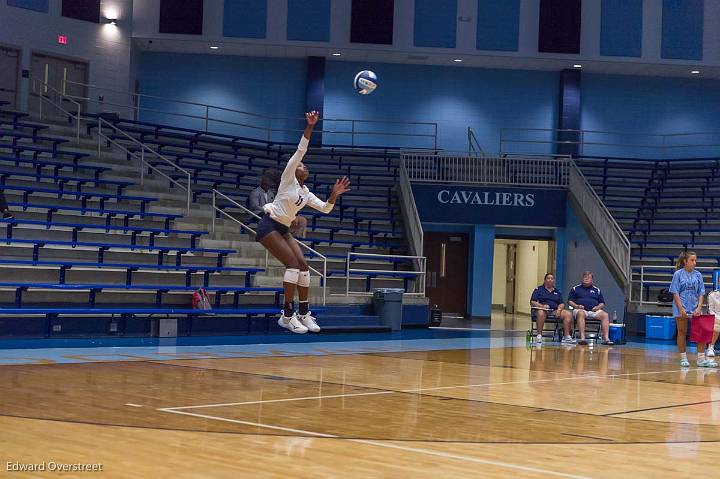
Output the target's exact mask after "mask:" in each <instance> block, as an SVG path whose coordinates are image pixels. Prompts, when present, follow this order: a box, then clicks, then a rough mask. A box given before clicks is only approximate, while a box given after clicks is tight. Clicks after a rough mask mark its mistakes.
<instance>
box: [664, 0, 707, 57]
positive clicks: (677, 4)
mask: <svg viewBox="0 0 720 479" xmlns="http://www.w3.org/2000/svg"><path fill="white" fill-rule="evenodd" d="M704 11H705V2H704V0H663V10H662V47H661V56H662V58H675V59H681V60H702V58H703V18H704Z"/></svg>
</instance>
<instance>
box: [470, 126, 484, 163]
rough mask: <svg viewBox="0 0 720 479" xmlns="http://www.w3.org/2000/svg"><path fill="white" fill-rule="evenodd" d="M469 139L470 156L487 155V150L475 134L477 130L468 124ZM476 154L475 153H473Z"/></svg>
mask: <svg viewBox="0 0 720 479" xmlns="http://www.w3.org/2000/svg"><path fill="white" fill-rule="evenodd" d="M467 139H468V156H477V155H480V156H485V150H483V149H482V146H480V142H479V141H478V139H477V137H476V136H475V132H474V131H473V129H472V128H470V127H469V126H468V128H467ZM473 154H474V155H473Z"/></svg>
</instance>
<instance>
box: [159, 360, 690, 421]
mask: <svg viewBox="0 0 720 479" xmlns="http://www.w3.org/2000/svg"><path fill="white" fill-rule="evenodd" d="M700 369H701V368H697V369H695V370H700ZM681 371H693V369H677V370H671V371H646V372H639V373H620V374H610V375H605V376H598V375H587V376H571V377H567V378H548V379H534V380H530V381H506V382H501V383H483V384H461V385H457V386H436V387H431V388H415V389H403V390H392V389H390V390H383V391H369V392H361V393H349V394H331V395H324V396H323V395H320V396H304V397H296V398H283V399H267V400H262V399H261V400H256V401H242V402H232V403H219V404H196V405H190V406H173V407H168V408H159V410H174V411H178V410H181V409H202V408H211V407H226V406H243V405H249V404H267V403H279V402H293V401H311V400H317V399H333V398H341V397H358V396H377V395H382V394H408V393H423V392H427V391H441V390H448V389H469V388H479V387H489V386H508V385H513V384H536V383H545V382H554V381H573V380H580V379H613V378H618V377H623V376H640V375H648V374H667V373H677V372H681ZM290 379H293V378H290ZM348 386H352V387H359V388H361V387H363V386H357V385H354V384H348ZM373 389H378V388H377V387H375V388H373ZM615 414H623V413H615Z"/></svg>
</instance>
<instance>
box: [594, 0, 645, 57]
mask: <svg viewBox="0 0 720 479" xmlns="http://www.w3.org/2000/svg"><path fill="white" fill-rule="evenodd" d="M642 17H643V0H602V5H601V15H600V55H605V56H619V57H639V56H641V55H642Z"/></svg>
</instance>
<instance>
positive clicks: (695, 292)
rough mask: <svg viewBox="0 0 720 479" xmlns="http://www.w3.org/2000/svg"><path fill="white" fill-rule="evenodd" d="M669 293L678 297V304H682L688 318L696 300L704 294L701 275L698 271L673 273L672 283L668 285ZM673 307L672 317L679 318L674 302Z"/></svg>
mask: <svg viewBox="0 0 720 479" xmlns="http://www.w3.org/2000/svg"><path fill="white" fill-rule="evenodd" d="M669 291H670V293H673V294H674V293H677V294H679V295H680V304H682V306H683V308H684V309H685V311H687V313H688V316H690V315H692V313H693V311H695V308H697V305H698V298H699V297H700V296H701V295H703V294H705V284H704V283H703V278H702V275H701V274H700V272H699V271H695V270H692V271H691V272H689V273H688V272H687V271H685V268H682V269H679V270H677V271H675V274H673V278H672V283H670V290H669ZM672 305H673V316H675V317H676V318H678V317H680V311H679V310H678V307H677V305H676V304H675V301H673V303H672Z"/></svg>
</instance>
